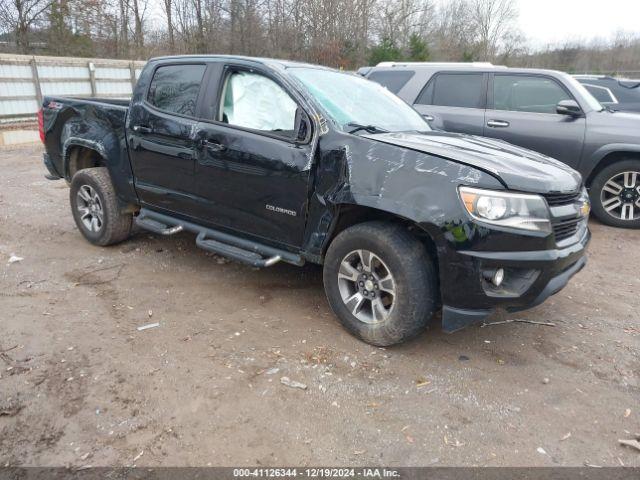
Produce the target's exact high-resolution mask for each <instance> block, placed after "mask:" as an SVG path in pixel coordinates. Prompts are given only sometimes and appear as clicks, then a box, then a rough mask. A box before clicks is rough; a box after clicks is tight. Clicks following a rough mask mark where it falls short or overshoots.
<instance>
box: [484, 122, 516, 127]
mask: <svg viewBox="0 0 640 480" xmlns="http://www.w3.org/2000/svg"><path fill="white" fill-rule="evenodd" d="M509 125H510V124H509V122H505V121H504V120H489V121H488V122H487V127H493V128H507V127H508V126H509Z"/></svg>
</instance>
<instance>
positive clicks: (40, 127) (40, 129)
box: [32, 109, 44, 143]
mask: <svg viewBox="0 0 640 480" xmlns="http://www.w3.org/2000/svg"><path fill="white" fill-rule="evenodd" d="M32 118H33V117H32ZM38 132H39V133H40V140H41V141H42V143H44V117H43V115H42V109H40V110H38Z"/></svg>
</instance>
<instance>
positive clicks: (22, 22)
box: [0, 0, 53, 53]
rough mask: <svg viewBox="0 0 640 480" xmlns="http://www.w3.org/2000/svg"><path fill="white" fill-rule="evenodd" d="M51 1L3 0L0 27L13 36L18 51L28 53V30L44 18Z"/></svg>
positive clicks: (0, 9) (0, 5)
mask: <svg viewBox="0 0 640 480" xmlns="http://www.w3.org/2000/svg"><path fill="white" fill-rule="evenodd" d="M52 3H53V0H3V1H2V2H0V26H1V27H2V28H3V30H5V31H12V32H13V33H14V35H15V39H16V45H17V47H18V51H19V52H21V53H29V30H30V29H32V28H33V27H34V26H36V25H37V24H38V22H40V21H41V20H42V19H43V17H44V16H45V13H46V11H47V10H48V9H49V7H50V6H51V4H52Z"/></svg>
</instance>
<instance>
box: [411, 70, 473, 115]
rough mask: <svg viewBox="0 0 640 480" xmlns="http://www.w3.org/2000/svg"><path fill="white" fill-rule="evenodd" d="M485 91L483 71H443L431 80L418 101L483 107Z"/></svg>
mask: <svg viewBox="0 0 640 480" xmlns="http://www.w3.org/2000/svg"><path fill="white" fill-rule="evenodd" d="M484 93H485V87H484V74H482V73H441V74H438V75H437V76H436V77H435V78H434V79H433V80H432V81H431V82H429V85H428V86H427V87H426V88H425V89H424V90H423V91H422V93H421V94H420V96H419V97H418V99H417V100H416V103H418V104H421V105H441V106H445V107H464V108H482V107H483V106H484V105H483V104H484Z"/></svg>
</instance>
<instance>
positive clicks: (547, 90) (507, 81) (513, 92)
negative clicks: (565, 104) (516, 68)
mask: <svg viewBox="0 0 640 480" xmlns="http://www.w3.org/2000/svg"><path fill="white" fill-rule="evenodd" d="M562 100H573V98H572V97H571V95H569V94H568V93H567V92H566V91H565V90H564V89H563V88H562V87H560V85H558V84H557V83H556V82H555V81H553V80H551V79H550V78H545V77H531V76H525V75H496V76H495V78H494V81H493V102H494V109H495V110H509V111H514V112H532V113H556V106H557V105H558V102H560V101H562Z"/></svg>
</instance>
